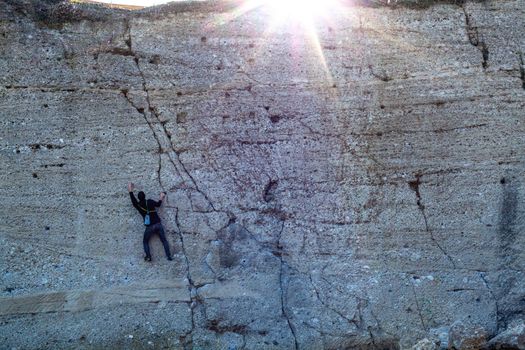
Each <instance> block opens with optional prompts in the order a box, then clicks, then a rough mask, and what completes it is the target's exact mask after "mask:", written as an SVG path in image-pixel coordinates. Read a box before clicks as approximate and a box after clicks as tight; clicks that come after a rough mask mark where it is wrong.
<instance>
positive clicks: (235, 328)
mask: <svg viewBox="0 0 525 350" xmlns="http://www.w3.org/2000/svg"><path fill="white" fill-rule="evenodd" d="M207 328H208V329H209V330H210V331H213V332H215V333H220V334H223V333H227V332H229V333H237V334H245V333H246V325H243V324H242V325H241V324H235V325H221V322H220V320H210V321H208V327H207Z"/></svg>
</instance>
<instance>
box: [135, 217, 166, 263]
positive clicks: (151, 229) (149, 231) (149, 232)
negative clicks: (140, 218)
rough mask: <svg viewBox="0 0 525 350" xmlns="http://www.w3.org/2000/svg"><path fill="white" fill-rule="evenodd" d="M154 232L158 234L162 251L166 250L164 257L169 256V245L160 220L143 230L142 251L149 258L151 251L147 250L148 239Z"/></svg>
mask: <svg viewBox="0 0 525 350" xmlns="http://www.w3.org/2000/svg"><path fill="white" fill-rule="evenodd" d="M154 234H158V235H159V237H160V240H161V242H162V245H163V246H164V251H165V252H166V257H168V258H171V254H170V246H169V245H168V240H167V239H166V235H165V234H164V228H163V227H162V224H161V223H160V222H159V223H156V224H154V225H150V226H146V231H144V239H143V240H142V243H143V244H144V252H145V253H146V257H148V258H150V259H151V253H150V251H149V240H150V238H151V237H152V236H153V235H154Z"/></svg>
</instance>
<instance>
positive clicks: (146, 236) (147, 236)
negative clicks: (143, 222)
mask: <svg viewBox="0 0 525 350" xmlns="http://www.w3.org/2000/svg"><path fill="white" fill-rule="evenodd" d="M152 233H153V231H152V230H151V226H147V227H146V230H145V231H144V238H143V239H142V244H143V245H144V253H146V256H145V257H144V260H146V261H151V254H150V251H149V240H150V238H151V235H152Z"/></svg>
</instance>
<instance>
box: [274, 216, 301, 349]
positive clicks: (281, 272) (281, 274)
mask: <svg viewBox="0 0 525 350" xmlns="http://www.w3.org/2000/svg"><path fill="white" fill-rule="evenodd" d="M283 230H284V220H283V221H282V225H281V230H280V231H279V235H278V239H277V246H278V247H280V246H281V235H282V233H283ZM278 258H279V260H280V262H281V268H280V270H279V286H280V289H281V312H282V314H283V316H284V318H286V322H287V323H288V327H289V328H290V331H291V332H292V336H293V339H294V345H295V350H298V349H299V343H298V341H297V335H296V333H295V332H296V330H295V327H294V325H293V324H292V321H291V320H290V316H289V315H288V312H287V311H286V306H285V305H286V296H285V293H284V284H285V282H284V265H286V262H285V261H284V259H283V257H282V255H279V256H278Z"/></svg>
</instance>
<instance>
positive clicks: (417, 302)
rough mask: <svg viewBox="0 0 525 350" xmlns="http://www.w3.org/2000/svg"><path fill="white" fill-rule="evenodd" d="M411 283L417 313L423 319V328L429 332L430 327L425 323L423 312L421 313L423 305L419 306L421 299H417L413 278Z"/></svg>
mask: <svg viewBox="0 0 525 350" xmlns="http://www.w3.org/2000/svg"><path fill="white" fill-rule="evenodd" d="M410 285H411V286H412V292H413V293H414V300H415V302H416V308H417V313H418V315H419V319H420V320H421V325H422V326H423V329H424V330H425V331H427V332H428V327H427V325H426V324H425V319H424V318H423V314H422V313H421V306H419V301H418V300H417V293H416V287H415V286H414V281H413V280H412V281H411V282H410Z"/></svg>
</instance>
